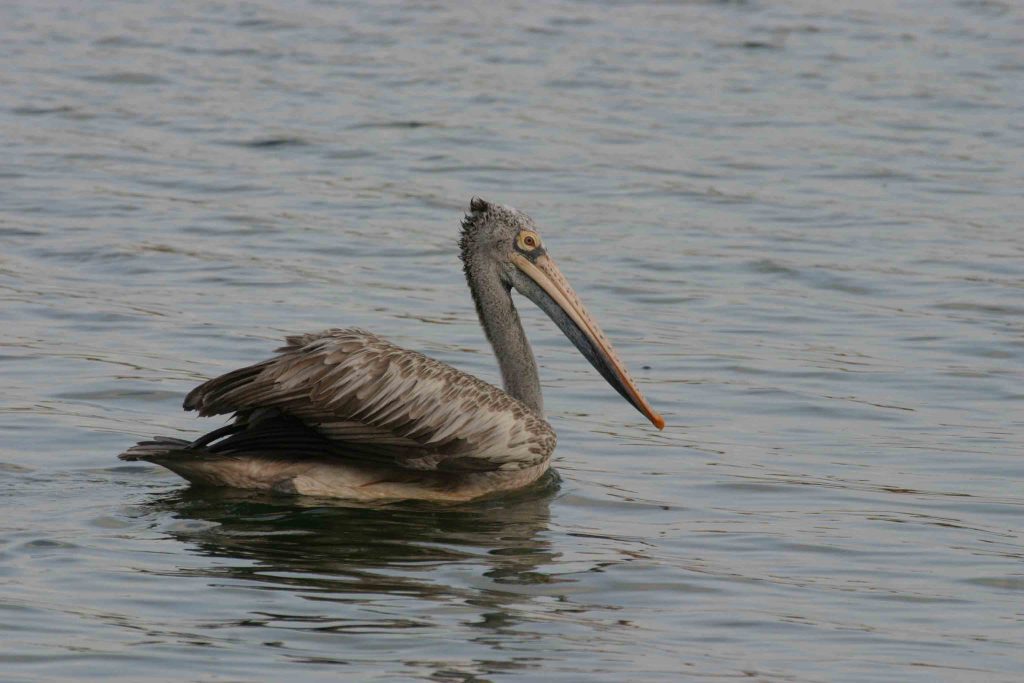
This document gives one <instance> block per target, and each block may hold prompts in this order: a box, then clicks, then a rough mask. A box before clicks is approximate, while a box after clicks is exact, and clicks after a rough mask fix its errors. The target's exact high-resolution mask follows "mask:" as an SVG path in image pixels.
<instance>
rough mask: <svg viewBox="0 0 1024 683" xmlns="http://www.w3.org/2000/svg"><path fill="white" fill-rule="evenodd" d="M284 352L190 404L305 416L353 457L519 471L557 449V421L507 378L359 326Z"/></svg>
mask: <svg viewBox="0 0 1024 683" xmlns="http://www.w3.org/2000/svg"><path fill="white" fill-rule="evenodd" d="M278 353H279V355H277V356H275V357H274V358H271V359H269V360H267V361H264V362H262V363H257V364H256V365H251V366H249V367H245V368H241V369H239V370H235V371H234V372H229V373H228V374H226V375H222V376H220V377H217V378H216V379H212V380H210V381H208V382H206V383H205V384H202V385H200V386H198V387H196V389H194V390H193V391H192V392H191V393H189V395H188V396H187V397H186V398H185V409H186V410H197V411H199V414H200V415H220V414H225V413H237V414H238V418H239V421H242V422H244V421H249V420H256V419H258V418H259V416H260V415H262V414H265V413H268V412H269V413H272V414H283V415H287V416H291V417H294V418H297V419H299V420H301V421H302V422H303V423H304V424H305V425H306V426H308V427H311V428H313V429H314V430H316V431H317V432H319V433H320V434H322V435H323V436H324V437H326V438H327V439H329V440H330V441H331V442H332V443H336V444H338V446H339V448H338V452H339V453H343V454H344V455H343V456H340V457H346V458H353V459H359V460H366V461H374V462H383V463H390V464H394V465H398V466H400V467H404V468H407V469H410V470H445V471H460V470H466V471H468V470H515V469H522V468H525V467H530V466H533V465H537V464H540V463H541V462H543V461H544V459H545V458H547V457H548V456H549V455H550V454H551V452H552V451H553V450H554V448H555V434H554V431H553V430H552V429H551V427H550V426H549V425H548V423H547V422H545V421H544V419H543V418H541V417H540V416H539V415H537V414H536V413H534V412H533V411H532V410H530V409H529V408H528V407H526V406H525V405H523V404H522V403H520V402H519V401H517V400H516V399H514V398H512V397H511V396H509V395H508V394H506V393H505V392H503V391H501V390H500V389H498V388H497V387H494V386H491V385H490V384H487V383H486V382H483V381H481V380H479V379H477V378H476V377H473V376H472V375H468V374H466V373H463V372H460V371H459V370H456V369H455V368H453V367H451V366H449V365H445V364H444V363H441V362H438V361H436V360H433V359H432V358H428V357H426V356H424V355H422V354H419V353H416V352H415V351H409V350H406V349H402V348H400V347H397V346H395V345H394V344H391V343H390V342H388V341H386V340H384V339H381V338H380V337H378V336H376V335H374V334H372V333H370V332H366V331H364V330H359V329H343V330H327V331H325V332H320V333H316V334H307V335H301V336H296V337H288V339H287V345H286V346H284V347H282V348H280V349H278Z"/></svg>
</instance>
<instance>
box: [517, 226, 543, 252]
mask: <svg viewBox="0 0 1024 683" xmlns="http://www.w3.org/2000/svg"><path fill="white" fill-rule="evenodd" d="M516 243H517V244H518V245H519V248H520V249H522V250H523V251H533V250H534V249H536V248H537V247H539V246H540V235H538V234H537V233H535V232H533V231H530V230H524V231H523V232H521V233H519V237H517V238H516Z"/></svg>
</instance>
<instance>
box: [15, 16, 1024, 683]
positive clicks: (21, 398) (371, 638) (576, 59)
mask: <svg viewBox="0 0 1024 683" xmlns="http://www.w3.org/2000/svg"><path fill="white" fill-rule="evenodd" d="M1022 39H1024V6H1022V5H1020V4H1019V3H1013V2H996V1H984V0H971V1H963V2H952V1H943V2H932V1H930V0H929V1H925V0H919V1H908V2H901V3H894V2H880V1H875V2H865V1H863V0H858V1H857V2H853V1H852V0H851V1H849V2H838V3H819V2H811V1H810V0H792V1H789V2H777V3H776V2H767V1H761V2H759V1H754V2H692V3H686V2H684V3H643V2H634V3H626V2H623V3H613V2H569V1H564V2H557V3H543V4H541V3H507V4H503V5H502V6H490V7H487V8H484V7H482V6H478V5H477V4H475V3H457V2H450V3H449V2H445V3H440V2H438V3H432V2H417V3H404V2H402V3H397V2H396V3H390V4H387V3H378V2H373V3H369V2H368V3H365V4H353V3H340V2H339V3H335V2H327V1H316V2H313V1H310V2H302V3H298V2H296V3H284V2H281V3H271V2H248V3H245V4H244V5H240V6H235V4H234V3H217V4H215V3H200V2H180V1H175V2H151V3H133V2H70V1H69V2H64V3H58V2H53V3H27V2H26V3H3V4H2V5H0V64H2V68H0V140H2V142H3V147H2V152H0V302H2V303H0V361H2V362H0V387H2V396H0V498H2V503H0V505H2V507H0V679H2V680H4V681H6V682H18V681H58V680H60V681H66V680H75V681H81V680H100V681H204V682H206V681H210V682H212V681H294V682H296V683H300V682H301V683H304V682H306V681H334V680H378V681H400V680H417V679H419V680H433V681H463V682H469V681H501V680H524V681H525V680H538V681H539V680H544V681H625V680H635V681H678V680H708V681H712V680H714V681H718V680H722V679H725V680H732V679H753V680H759V681H935V680H944V681H1019V680H1021V678H1022V677H1024V542H1022V533H1024V531H1022V515H1024V491H1022V488H1021V481H1022V480H1024V410H1022V408H1024V388H1022V386H1024V385H1022V379H1024V373H1022V369H1024V234H1022V225H1021V216H1022V214H1024V199H1022V187H1024V155H1022V149H1024V114H1022V112H1024V45H1022V42H1024V41H1022ZM474 194H478V195H481V196H483V197H485V198H487V199H490V200H493V201H498V202H502V203H508V204H511V205H514V206H516V207H518V208H520V209H522V210H524V211H526V212H528V213H530V214H531V215H532V216H533V217H534V218H535V219H536V221H537V223H538V225H539V226H540V227H541V232H542V234H543V235H544V237H545V241H546V243H547V245H548V248H549V249H550V251H551V253H552V254H553V255H554V257H555V258H556V259H557V260H558V261H559V262H560V264H561V266H562V270H563V271H564V272H565V273H566V274H567V276H568V277H569V279H570V280H571V281H572V282H573V285H574V286H575V288H576V290H577V291H578V292H579V293H580V294H581V296H582V297H583V299H584V300H585V301H586V302H587V303H588V305H589V307H590V309H591V311H592V312H593V313H594V315H595V317H596V318H597V319H598V320H599V321H601V323H602V325H603V326H604V328H605V331H606V332H607V333H608V335H609V336H610V337H611V338H612V339H613V340H614V341H615V343H616V345H617V347H618V349H619V351H620V352H621V353H622V355H623V356H624V357H625V359H626V361H627V363H628V365H630V366H631V368H632V370H633V374H634V376H635V377H636V378H637V380H638V381H639V383H640V384H641V385H642V386H643V387H644V389H645V391H646V393H647V395H648V397H649V398H650V400H651V403H652V404H653V405H654V406H656V407H657V408H658V409H660V410H661V411H662V412H663V414H664V416H665V418H666V420H667V422H668V425H669V426H668V427H667V428H666V430H665V431H664V432H661V433H659V432H657V431H655V430H654V429H653V428H652V427H651V426H650V425H649V424H646V423H645V421H644V420H643V418H642V416H640V415H639V414H638V413H637V412H636V411H634V410H633V409H632V408H630V407H629V406H628V405H627V404H626V403H625V402H624V401H622V400H621V399H620V398H619V397H618V396H617V395H616V394H615V392H614V391H612V390H611V389H610V388H609V387H608V386H606V385H605V384H604V383H603V381H602V380H601V378H600V377H599V376H598V375H597V373H596V372H594V371H593V369H592V368H591V367H590V366H589V365H587V363H586V362H585V360H584V359H583V358H582V357H580V356H579V355H578V354H577V353H576V352H575V350H574V349H572V347H571V346H570V345H569V343H568V342H567V341H566V340H565V339H564V338H562V337H561V335H560V334H559V332H558V331H557V330H556V329H555V327H554V326H553V325H552V324H551V323H550V321H548V320H547V319H546V318H544V316H543V314H542V313H540V312H539V311H537V310H536V309H534V308H533V307H532V306H529V304H528V303H526V304H523V303H522V302H521V309H522V310H523V313H524V317H525V324H526V327H527V329H528V333H529V335H530V338H531V340H532V342H533V344H534V346H535V349H536V352H537V354H538V357H539V361H540V364H541V366H542V376H543V381H544V388H545V391H546V403H547V407H548V412H549V416H548V417H549V419H550V421H551V423H552V424H553V425H554V427H555V429H556V430H557V431H558V433H559V448H558V451H557V453H556V468H557V471H558V473H559V480H558V481H554V480H552V481H549V482H547V483H546V485H544V486H541V487H538V488H535V489H533V490H530V491H528V492H524V493H522V494H520V495H517V496H513V497H510V498H508V499H506V500H501V501H492V502H488V503H483V504H477V505H467V506H462V507H456V508H429V507H417V506H414V505H407V506H397V507H394V508H389V509H358V508H352V507H345V506H344V505H340V504H337V503H331V502H327V501H322V500H310V499H301V498H288V497H271V496H258V495H255V496H254V495H247V494H244V493H237V492H235V493H232V492H222V493H216V492H209V491H197V490H190V489H189V488H188V487H187V485H185V484H184V482H183V481H181V480H180V479H177V478H176V477H174V476H173V475H171V474H170V473H169V472H166V471H163V470H161V469H159V468H156V467H153V466H149V465H145V464H140V465H135V464H132V465H131V466H127V465H125V464H124V463H120V462H119V461H117V460H116V459H115V456H116V454H117V453H118V452H120V451H121V450H123V449H124V448H125V447H127V446H128V445H130V444H131V443H133V442H134V441H135V440H137V439H139V438H145V437H149V436H151V435H154V434H161V435H171V436H179V437H192V436H195V435H198V434H200V433H201V432H203V431H205V430H208V429H210V428H212V427H216V426H219V425H220V424H222V421H218V420H200V419H197V418H195V417H193V416H190V415H187V414H185V413H183V412H182V411H181V410H180V404H181V398H182V396H183V394H184V393H185V392H186V391H187V390H188V389H190V388H191V387H192V386H194V385H195V384H196V383H198V382H199V381H201V380H203V379H204V378H207V377H210V376H213V375H216V374H219V373H222V372H224V371H227V370H229V369H232V368H234V367H239V366H241V365H243V364H247V363H251V362H254V361H256V360H259V359H262V358H264V357H266V356H267V355H268V354H269V353H270V352H271V351H272V349H274V348H275V347H276V346H278V345H279V342H280V340H281V338H282V337H283V336H284V335H285V334H289V333H295V332H301V331H315V330H319V329H323V328H325V327H331V326H335V327H337V326H350V325H355V326H361V327H365V328H367V329H371V330H373V331H375V332H377V333H379V334H381V335H383V336H385V337H388V338H389V339H391V340H392V341H394V342H396V343H399V344H401V345H404V346H407V347H410V348H414V349H417V350H420V351H423V352H425V353H428V354H430V355H432V356H434V357H436V358H439V359H441V360H443V361H446V362H449V363H452V364H454V365H456V366H458V367H460V368H462V369H464V370H467V371H470V372H473V373H475V374H477V375H478V376H481V377H483V378H485V379H487V380H488V381H491V382H497V381H498V375H497V370H496V367H495V364H494V361H493V358H492V356H491V353H490V351H489V349H487V347H486V346H485V342H484V340H483V337H482V334H481V332H480V330H479V327H478V324H477V322H476V320H475V317H474V312H473V308H472V304H471V302H470V299H469V296H468V293H467V291H466V289H465V285H464V281H463V278H462V274H461V272H460V269H459V263H458V260H457V258H456V251H455V249H456V239H457V234H458V223H459V220H460V218H461V215H462V212H463V211H464V210H465V208H466V206H467V204H468V200H469V198H470V197H471V196H472V195H474Z"/></svg>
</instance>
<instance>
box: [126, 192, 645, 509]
mask: <svg viewBox="0 0 1024 683" xmlns="http://www.w3.org/2000/svg"><path fill="white" fill-rule="evenodd" d="M459 247H460V256H461V258H462V264H463V269H464V271H465V274H466V282H467V284H468V285H469V290H470V292H471V293H472V296H473V302H474V303H475V304H476V312H477V316H478V317H479V319H480V325H481V326H482V327H483V330H484V334H485V336H486V337H487V340H488V341H489V342H490V344H491V347H492V348H493V349H494V354H495V356H496V357H497V360H498V366H499V368H500V370H501V378H502V382H503V385H504V387H505V390H504V391H502V390H501V389H498V388H497V387H495V386H492V385H490V384H487V383H486V382H484V381H482V380H480V379H477V378H476V377H473V376H472V375H469V374H466V373H464V372H462V371H460V370H456V369H455V368H453V367H451V366H449V365H446V364H444V363H441V362H439V361H436V360H433V359H431V358H427V357H426V356H423V355H421V354H419V353H416V352H415V351H409V350H406V349H403V348H400V347H398V346H395V345H394V344H391V343H390V342H388V341H386V340H384V339H381V338H380V337H378V336H377V335H375V334H372V333H370V332H366V331H363V330H360V329H355V328H349V329H330V330H326V331H324V332H317V333H313V334H304V335H299V336H293V337H288V338H287V339H286V344H285V346H283V347H281V348H280V349H278V355H276V356H274V357H273V358H270V359H269V360H265V361H263V362H261V363H256V364H255V365H250V366H248V367H244V368H241V369H239V370H235V371H233V372H229V373H227V374H225V375H222V376H220V377H217V378H215V379H211V380H209V381H208V382H206V383H204V384H201V385H199V386H198V387H196V388H195V389H193V390H192V392H190V393H189V394H188V396H187V397H186V398H185V403H184V407H185V410H195V411H197V412H198V413H199V415H200V416H204V417H205V416H211V415H223V414H233V415H234V420H233V422H232V423H231V424H229V425H227V426H225V427H221V428H220V429H215V430H213V431H212V432H210V433H208V434H206V435H204V436H201V437H199V438H198V439H196V440H194V441H191V442H189V441H185V440H182V439H175V438H169V437H155V438H154V440H152V441H143V442H141V443H139V444H137V445H135V446H133V447H132V448H130V449H128V450H127V451H126V452H124V453H122V454H121V455H120V456H119V457H120V458H121V459H122V460H128V461H135V460H145V461H148V462H152V463H156V464H158V465H162V466H163V467H166V468H167V469H169V470H171V471H173V472H175V473H176V474H178V475H180V476H182V477H184V478H185V479H187V480H189V481H191V482H193V483H194V484H198V485H206V486H227V487H235V488H244V489H258V490H265V491H275V492H281V493H291V494H302V495H312V496H324V497H335V498H344V499H350V500H355V501H363V502H390V501H396V500H410V499H418V500H429V501H436V502H449V503H456V502H463V501H469V500H473V499H476V498H481V497H484V496H490V495H495V494H499V493H502V492H506V491H512V490H514V489H519V488H522V487H525V486H527V485H529V484H531V483H533V482H535V481H536V480H537V479H539V478H540V477H541V476H542V475H543V474H544V473H545V472H546V471H547V470H548V468H549V466H550V461H551V453H552V452H553V451H554V449H555V432H554V430H553V429H552V428H551V425H549V424H548V423H547V421H546V420H545V419H544V404H543V399H542V397H541V389H540V379H539V377H538V375H537V363H536V361H535V360H534V357H533V351H532V350H531V349H530V345H529V343H528V342H527V340H526V334H525V333H524V332H523V326H522V324H521V323H520V321H519V314H518V313H517V312H516V308H515V306H514V305H513V303H512V289H515V290H516V291H517V292H519V293H520V294H522V295H523V296H525V297H526V298H528V299H530V300H531V301H532V302H533V303H535V304H536V305H537V306H538V307H540V308H541V309H542V310H543V311H544V312H545V313H547V315H548V316H549V317H550V318H551V319H552V320H553V321H554V322H555V324H556V325H558V327H559V328H561V330H562V332H563V333H565V335H566V336H567V337H568V338H569V340H570V341H571V342H572V343H573V344H574V345H575V346H576V348H577V349H579V351H580V352H581V353H582V354H583V356H584V357H585V358H586V359H587V360H588V361H590V363H591V364H592V365H593V366H594V368H596V369H597V371H598V372H599V373H600V374H601V376H602V377H604V378H605V380H606V381H607V382H608V383H609V384H610V385H611V386H612V387H613V388H614V389H615V390H616V391H618V392H619V393H620V394H621V395H622V396H623V398H625V399H626V401H628V402H629V403H630V404H632V405H633V406H634V407H635V408H636V409H637V410H639V411H640V412H641V413H642V414H643V415H644V416H646V417H647V419H649V420H650V421H651V422H652V423H653V424H654V426H655V427H657V428H658V429H662V428H664V426H665V421H664V420H663V419H662V417H661V416H660V415H659V414H658V413H657V412H655V411H654V409H653V408H652V407H651V406H650V404H649V403H648V402H647V400H646V399H645V398H644V397H643V395H642V394H641V393H640V389H639V388H638V387H637V385H636V383H635V382H634V381H633V380H632V379H631V378H630V376H629V374H628V373H627V372H626V368H625V366H624V365H623V363H622V361H621V360H620V359H619V357H618V355H617V354H616V353H615V350H614V349H613V348H612V345H611V343H610V342H609V341H608V339H607V338H606V337H605V335H604V333H602V332H601V329H600V328H599V327H598V326H597V323H596V322H595V321H594V319H593V318H592V317H591V316H590V314H589V313H588V312H587V310H586V308H584V306H583V303H582V302H581V301H580V299H579V297H578V296H577V295H576V293H575V292H574V291H573V289H572V287H570V286H569V283H568V282H567V281H566V279H565V277H564V276H563V275H562V273H561V272H560V271H559V269H558V267H557V266H556V265H555V262H554V261H553V260H552V259H551V257H550V256H549V255H548V253H547V250H546V249H545V248H544V243H543V242H542V241H541V237H540V234H539V233H538V232H537V228H536V226H535V224H534V222H533V220H532V219H531V218H530V217H529V216H527V215H526V214H524V213H522V212H520V211H518V210H516V209H513V208H511V207H507V206H502V205H500V204H494V203H491V202H487V201H484V200H483V199H480V198H479V197H474V198H473V199H472V200H471V201H470V206H469V213H467V214H466V215H465V217H464V218H463V221H462V235H461V239H460V241H459Z"/></svg>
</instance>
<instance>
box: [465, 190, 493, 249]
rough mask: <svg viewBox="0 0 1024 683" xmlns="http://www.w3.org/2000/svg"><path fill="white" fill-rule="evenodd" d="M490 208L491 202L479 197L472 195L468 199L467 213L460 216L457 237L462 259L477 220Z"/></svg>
mask: <svg viewBox="0 0 1024 683" xmlns="http://www.w3.org/2000/svg"><path fill="white" fill-rule="evenodd" d="M490 210H491V203H490V202H488V201H485V200H484V199H481V198H480V197H477V196H474V197H473V198H472V199H470V200H469V213H467V214H466V215H465V216H464V217H463V218H462V235H461V237H460V238H459V249H460V250H461V252H462V254H463V260H465V253H466V249H467V247H468V246H469V242H470V240H472V239H473V233H474V231H475V228H476V225H477V221H478V220H479V219H480V218H481V217H482V216H483V215H484V214H485V213H487V212H488V211H490Z"/></svg>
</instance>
